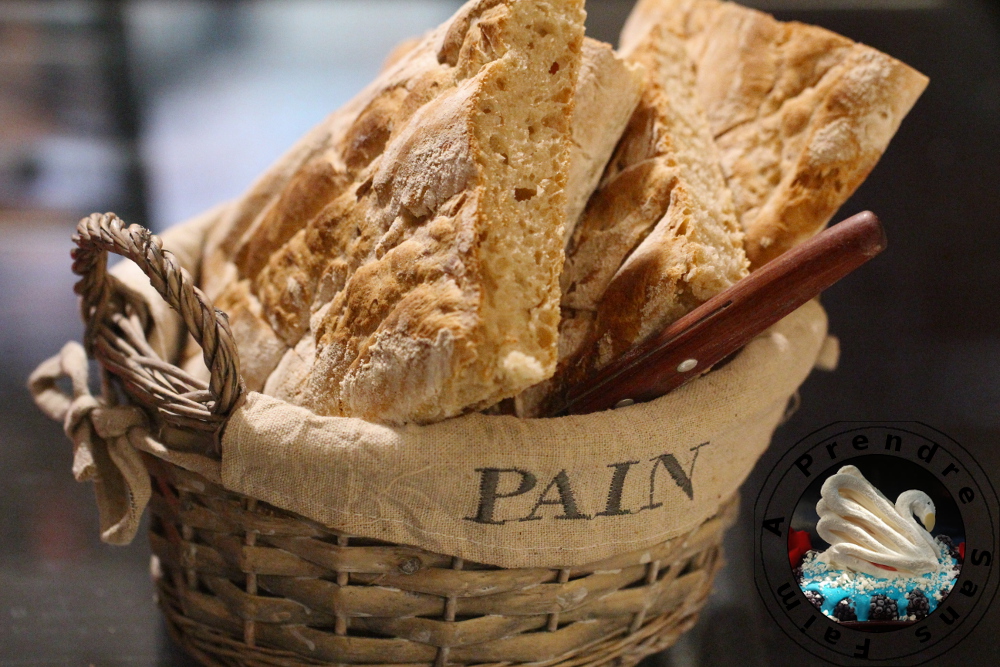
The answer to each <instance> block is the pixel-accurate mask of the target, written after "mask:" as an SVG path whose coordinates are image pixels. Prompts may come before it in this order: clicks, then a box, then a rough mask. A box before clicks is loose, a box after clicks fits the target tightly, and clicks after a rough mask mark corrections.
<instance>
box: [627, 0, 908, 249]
mask: <svg viewBox="0 0 1000 667" xmlns="http://www.w3.org/2000/svg"><path fill="white" fill-rule="evenodd" d="M651 25H658V26H662V27H663V28H665V29H667V30H669V31H671V32H673V33H674V34H675V35H677V36H678V37H680V38H681V39H683V40H684V42H685V44H686V46H687V49H688V52H689V54H690V55H691V58H692V60H693V61H694V63H695V69H696V89H697V93H698V97H699V99H700V100H701V102H702V104H703V105H704V106H705V109H706V111H707V113H708V121H709V124H710V126H711V128H712V135H713V137H714V138H715V141H716V143H717V144H718V146H719V150H720V152H721V155H722V166H723V171H724V172H725V175H726V180H727V182H728V184H729V186H730V188H731V189H732V192H733V197H734V200H735V204H736V210H737V214H738V216H739V219H740V223H741V225H742V227H743V229H744V231H745V232H746V251H747V255H748V256H749V257H750V261H751V264H752V266H753V267H757V266H761V265H763V264H764V263H766V262H768V261H769V260H771V259H773V258H775V257H777V256H778V255H780V254H781V253H783V252H785V251H786V250H788V249H789V248H791V247H793V246H794V245H795V244H797V243H799V242H801V241H803V240H805V239H807V238H809V237H810V236H812V235H813V234H815V233H816V232H818V231H819V230H821V229H822V228H823V227H824V226H825V225H826V223H827V222H828V221H829V220H830V218H831V217H832V216H833V214H834V213H835V212H836V211H837V209H838V208H839V207H840V206H841V204H843V203H844V202H845V201H846V200H847V198H848V197H850V195H851V194H852V193H853V192H854V191H855V189H856V188H857V187H858V186H859V185H860V184H861V182H862V181H864V179H865V178H866V177H867V176H868V174H869V172H871V170H872V168H874V166H875V164H876V163H877V162H878V160H879V158H880V157H881V156H882V153H883V152H884V151H885V149H886V147H887V146H888V144H889V140H890V139H891V138H892V136H893V135H894V134H895V132H896V130H897V129H898V128H899V124H900V122H901V121H902V120H903V117H904V116H906V114H907V113H908V112H909V110H910V108H911V107H912V106H913V104H914V103H915V102H916V100H917V98H918V97H919V96H920V94H921V92H923V90H924V88H925V87H926V86H927V77H925V76H924V75H923V74H921V73H919V72H917V71H916V70H914V69H913V68H911V67H909V66H907V65H906V64H904V63H902V62H900V61H898V60H896V59H895V58H891V57H890V56H887V55H885V54H884V53H881V52H879V51H877V50H875V49H873V48H871V47H868V46H865V45H863V44H857V43H855V42H853V41H851V40H850V39H847V38H846V37H842V36H840V35H837V34H835V33H832V32H830V31H829V30H824V29H823V28H818V27H816V26H810V25H804V24H801V23H795V22H791V23H782V22H780V21H777V20H775V19H774V18H773V17H771V16H769V15H767V14H764V13H762V12H759V11H755V10H753V9H748V8H746V7H742V6H740V5H736V4H733V3H730V2H720V1H719V0H639V2H638V3H637V5H636V7H635V8H634V9H633V11H632V14H631V15H630V16H629V19H628V21H627V23H626V25H625V29H624V31H623V33H622V39H621V45H622V48H623V49H626V50H627V49H630V48H633V47H634V45H635V44H636V43H638V42H640V41H642V40H643V39H645V36H646V34H647V33H648V31H649V26H651Z"/></svg>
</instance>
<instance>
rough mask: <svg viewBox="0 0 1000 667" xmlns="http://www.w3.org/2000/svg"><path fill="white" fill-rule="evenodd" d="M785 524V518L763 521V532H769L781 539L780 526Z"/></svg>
mask: <svg viewBox="0 0 1000 667" xmlns="http://www.w3.org/2000/svg"><path fill="white" fill-rule="evenodd" d="M784 522H785V517H783V516H779V517H778V518H777V519H764V525H763V526H762V527H763V528H764V530H769V531H771V532H772V533H774V534H775V535H777V536H778V537H781V524H783V523H784Z"/></svg>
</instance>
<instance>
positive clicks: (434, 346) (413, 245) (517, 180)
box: [203, 0, 628, 423]
mask: <svg viewBox="0 0 1000 667" xmlns="http://www.w3.org/2000/svg"><path fill="white" fill-rule="evenodd" d="M582 5H583V2H582V0H549V1H547V2H533V1H531V0H474V1H473V2H469V3H468V4H466V5H465V6H464V7H463V8H462V9H461V10H459V12H458V13H457V14H456V15H455V16H454V17H453V18H452V19H451V20H450V21H448V22H447V23H445V24H444V25H442V26H441V27H440V28H438V29H437V30H435V31H433V32H432V33H430V34H428V35H427V36H425V37H424V38H422V39H421V40H420V41H419V42H418V43H416V44H413V45H410V46H409V48H405V49H404V52H403V53H397V54H395V55H394V57H395V59H396V60H395V62H394V63H391V64H390V65H389V66H388V67H387V69H386V70H385V71H383V73H382V74H381V75H380V76H379V77H378V78H377V79H376V80H375V81H374V82H373V83H372V84H371V85H369V86H368V87H367V88H366V89H365V90H364V91H363V92H362V93H361V94H360V95H359V96H358V97H356V98H355V99H354V100H352V101H351V102H350V103H349V104H348V105H346V106H345V107H344V108H343V109H341V110H340V111H339V112H337V113H335V114H334V115H333V116H331V117H330V118H328V119H327V120H326V121H325V122H324V123H323V124H322V125H321V126H320V127H319V128H317V129H316V130H314V131H313V132H312V133H310V135H308V136H307V137H306V138H305V139H304V140H303V141H302V142H300V143H299V145H298V146H297V147H296V148H294V149H293V150H292V151H291V152H290V153H289V154H288V155H287V156H286V157H285V158H284V159H283V160H282V161H281V162H280V163H279V164H278V165H277V166H276V167H275V168H273V169H272V170H271V171H270V172H269V173H268V174H267V175H265V177H264V178H262V179H261V180H260V181H259V182H258V183H257V184H256V185H255V186H254V187H253V188H252V189H251V192H250V193H249V194H248V195H247V196H246V197H244V199H243V201H241V202H240V204H239V205H238V206H236V207H234V211H233V213H232V215H230V217H229V218H228V219H227V220H226V221H225V222H224V224H222V225H220V226H219V229H218V230H217V231H216V233H215V234H213V236H212V238H211V239H210V244H209V248H208V251H207V254H206V260H205V263H204V266H203V273H204V276H203V284H204V285H205V287H206V289H207V291H208V293H209V295H210V296H213V297H215V298H216V301H217V304H218V307H219V308H220V309H222V310H225V311H226V312H228V313H229V314H230V317H231V326H232V329H233V332H234V335H235V336H236V338H237V343H238V345H239V347H240V352H241V357H242V358H243V359H244V360H245V361H244V376H245V379H246V381H247V384H248V386H249V387H250V388H257V389H260V388H263V390H264V391H265V392H267V393H270V394H272V395H275V396H278V397H280V398H283V399H286V400H289V401H290V402H293V403H296V404H299V405H303V406H305V407H308V408H310V409H311V410H313V411H314V412H316V413H318V414H325V415H349V416H356V417H362V418H365V419H368V420H371V421H377V422H382V423H404V422H430V421H436V420H440V419H443V418H446V417H449V416H452V415H455V414H458V413H460V412H463V411H466V410H469V409H476V408H480V407H485V406H488V405H490V404H493V403H496V402H497V401H499V400H501V399H503V398H505V397H507V396H512V395H514V394H516V393H518V392H519V391H521V390H522V389H524V388H526V387H528V386H530V385H532V384H535V383H537V382H538V381H540V380H542V379H544V378H546V377H548V376H549V375H551V374H552V372H553V370H554V368H555V364H556V344H557V335H558V324H559V296H560V291H559V275H560V271H561V268H562V261H563V245H564V235H565V232H564V228H565V226H566V215H567V208H568V199H567V191H568V182H569V172H570V162H571V147H572V139H573V133H572V127H571V124H570V121H571V118H572V111H573V103H574V97H575V92H576V89H577V83H578V76H579V73H580V72H579V69H580V62H581V58H582V53H583V50H584V47H583V18H584V12H583V6H582ZM612 60H614V59H613V58H612ZM622 67H623V68H624V66H622ZM623 71H625V72H626V73H628V70H627V69H623ZM627 115H628V111H627V110H626V111H625V116H626V117H627ZM623 122H624V121H623ZM601 138H602V140H603V141H605V142H607V141H608V140H607V139H606V138H605V137H603V136H602V137H601ZM611 143H612V145H613V140H612V142H611ZM609 150H610V149H609ZM598 171H599V169H598ZM584 187H585V186H584Z"/></svg>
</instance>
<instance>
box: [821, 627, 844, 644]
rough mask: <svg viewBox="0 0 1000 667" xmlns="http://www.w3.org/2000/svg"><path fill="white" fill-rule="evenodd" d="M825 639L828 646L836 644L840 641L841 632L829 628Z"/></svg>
mask: <svg viewBox="0 0 1000 667" xmlns="http://www.w3.org/2000/svg"><path fill="white" fill-rule="evenodd" d="M823 639H825V640H826V643H827V644H836V643H837V640H838V639H840V630H835V629H833V628H827V629H826V632H825V633H823Z"/></svg>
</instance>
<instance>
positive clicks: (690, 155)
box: [517, 24, 748, 416]
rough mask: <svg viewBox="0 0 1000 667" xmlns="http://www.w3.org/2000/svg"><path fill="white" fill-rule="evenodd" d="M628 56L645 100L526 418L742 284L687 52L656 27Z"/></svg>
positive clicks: (594, 206)
mask: <svg viewBox="0 0 1000 667" xmlns="http://www.w3.org/2000/svg"><path fill="white" fill-rule="evenodd" d="M622 55H624V56H625V58H626V60H628V61H629V62H631V63H633V64H635V65H637V66H639V67H641V69H642V70H643V71H645V72H646V79H645V85H644V91H643V96H642V98H641V100H640V102H639V105H638V107H637V108H636V110H635V112H634V113H633V115H632V117H631V119H630V121H629V124H628V126H627V128H626V130H625V133H624V135H623V136H622V139H621V141H620V143H619V145H618V147H617V149H616V151H615V153H614V155H613V156H612V158H611V161H610V163H609V164H608V167H607V170H606V172H605V174H604V178H603V180H602V182H601V184H600V186H599V188H598V189H597V191H596V192H594V194H593V195H592V196H591V198H590V201H589V203H588V204H587V208H586V211H585V212H584V215H583V218H582V220H581V221H580V223H579V224H578V225H577V228H576V230H575V232H574V234H573V237H572V239H571V241H570V245H569V248H568V250H567V257H566V265H565V268H564V270H563V275H562V289H563V298H562V306H563V320H562V323H561V326H560V364H559V370H558V371H557V374H556V376H555V377H554V378H553V379H552V380H549V381H547V382H545V383H542V384H540V385H538V386H536V387H533V388H532V389H530V390H529V391H527V392H524V393H522V395H521V396H519V397H518V401H517V410H518V413H519V414H521V415H523V416H537V415H539V414H542V413H544V412H546V411H548V410H550V409H551V408H552V407H553V405H554V403H556V402H557V400H556V397H557V396H558V394H559V393H560V392H561V391H562V390H563V389H564V388H565V387H566V386H567V385H569V384H572V383H575V382H578V381H580V380H581V379H582V378H583V377H585V376H586V375H587V373H589V372H591V371H593V370H595V369H598V368H600V367H602V366H604V365H605V364H607V363H608V362H610V361H611V360H612V359H614V358H615V357H617V356H618V355H620V354H622V353H623V352H625V351H626V350H628V349H629V348H631V347H633V346H634V345H636V344H638V343H640V342H641V341H643V340H645V339H646V338H648V337H649V336H650V335H651V334H653V333H655V332H657V331H659V330H660V329H662V328H663V327H664V326H666V325H667V324H669V323H670V322H672V321H674V320H676V319H677V318H679V317H680V316H681V315H683V314H685V313H687V312H688V311H690V310H691V309H693V308H694V307H696V306H697V305H699V304H700V303H702V302H704V301H706V300H707V299H709V298H711V297H712V296H714V295H716V294H718V293H719V292H721V291H723V290H725V289H726V288H728V287H730V286H731V285H732V284H734V283H735V282H736V281H738V280H740V279H741V278H743V277H745V276H746V274H747V269H748V264H747V259H746V255H745V254H744V252H743V245H742V241H743V235H742V232H741V231H740V229H739V224H738V222H737V219H736V215H735V211H734V209H733V203H732V196H731V194H730V192H729V189H728V187H727V186H726V182H725V179H724V177H723V174H722V170H721V168H720V165H719V154H718V151H717V150H716V147H715V144H714V142H713V140H712V136H711V133H710V131H709V127H708V122H707V120H706V118H705V112H704V110H703V109H702V107H701V105H700V103H699V102H698V100H697V98H696V96H695V89H694V69H693V66H692V64H691V62H690V60H689V58H688V56H687V53H686V51H685V47H684V44H683V42H682V41H681V40H679V39H678V38H677V37H675V36H674V35H673V34H671V33H670V32H669V31H667V30H664V29H662V28H661V27H660V26H658V25H655V24H650V25H649V27H648V30H647V31H646V33H645V34H644V35H643V36H642V38H641V39H637V40H635V41H634V42H633V43H632V44H631V45H630V47H629V48H628V49H626V50H623V52H622Z"/></svg>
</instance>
